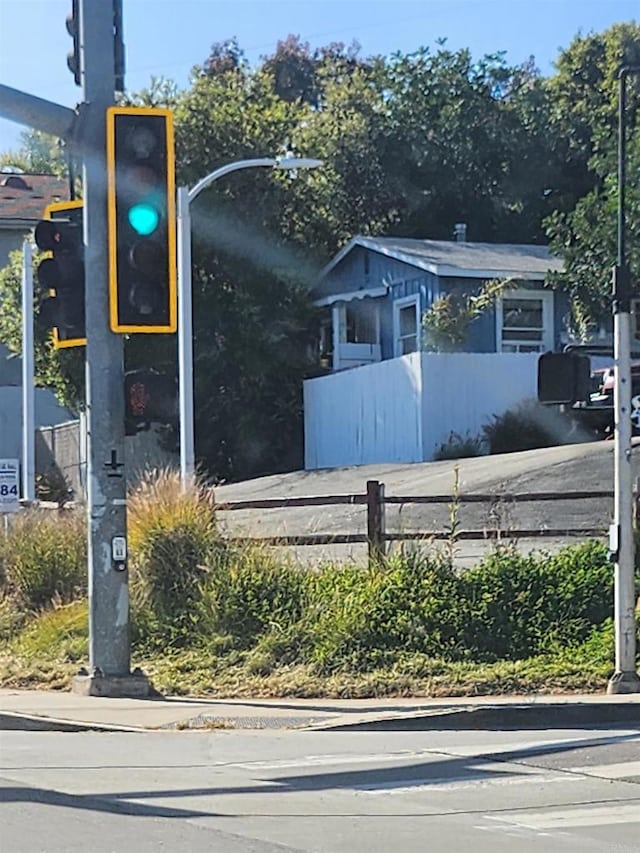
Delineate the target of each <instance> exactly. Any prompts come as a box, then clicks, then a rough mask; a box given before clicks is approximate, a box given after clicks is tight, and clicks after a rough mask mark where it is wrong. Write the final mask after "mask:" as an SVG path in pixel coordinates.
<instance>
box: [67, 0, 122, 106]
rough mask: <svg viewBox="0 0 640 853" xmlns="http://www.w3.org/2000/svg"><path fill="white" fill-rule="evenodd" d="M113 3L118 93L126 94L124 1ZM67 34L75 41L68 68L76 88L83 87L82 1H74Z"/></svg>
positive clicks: (114, 63)
mask: <svg viewBox="0 0 640 853" xmlns="http://www.w3.org/2000/svg"><path fill="white" fill-rule="evenodd" d="M112 3H113V70H114V77H115V86H114V88H115V90H116V92H124V66H125V60H124V42H123V39H122V0H112ZM66 24H67V32H68V33H69V35H70V36H71V38H72V39H73V49H72V50H71V51H70V52H69V53H68V54H67V66H68V68H69V71H71V73H72V74H73V79H74V81H75V84H76V86H81V85H82V72H81V66H80V53H81V50H80V0H72V5H71V14H69V15H67V21H66Z"/></svg>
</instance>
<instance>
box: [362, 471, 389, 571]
mask: <svg viewBox="0 0 640 853" xmlns="http://www.w3.org/2000/svg"><path fill="white" fill-rule="evenodd" d="M367 542H368V546H369V568H373V567H374V566H376V565H378V563H379V562H380V560H381V559H383V558H384V556H385V551H386V547H385V545H386V542H385V529H384V483H380V482H378V480H367Z"/></svg>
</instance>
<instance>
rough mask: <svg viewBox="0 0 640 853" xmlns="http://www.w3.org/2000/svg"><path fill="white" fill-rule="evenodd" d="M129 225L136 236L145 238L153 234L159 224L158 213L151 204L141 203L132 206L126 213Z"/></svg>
mask: <svg viewBox="0 0 640 853" xmlns="http://www.w3.org/2000/svg"><path fill="white" fill-rule="evenodd" d="M128 219H129V225H131V227H132V228H133V230H134V231H135V232H136V234H142V235H143V236H145V237H146V236H147V235H148V234H153V232H154V231H155V230H156V228H157V227H158V223H159V222H160V216H159V214H158V211H157V210H156V209H155V207H153V205H151V204H146V203H145V202H141V203H140V204H134V206H133V207H132V208H130V210H129V213H128Z"/></svg>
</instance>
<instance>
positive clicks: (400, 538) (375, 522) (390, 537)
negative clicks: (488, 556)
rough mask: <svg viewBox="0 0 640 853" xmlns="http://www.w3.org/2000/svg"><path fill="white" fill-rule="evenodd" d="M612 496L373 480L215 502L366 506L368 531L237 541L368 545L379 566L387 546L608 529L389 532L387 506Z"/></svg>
mask: <svg viewBox="0 0 640 853" xmlns="http://www.w3.org/2000/svg"><path fill="white" fill-rule="evenodd" d="M612 498H613V492H612V491H606V490H596V491H573V492H522V493H519V494H510V493H493V494H466V493H461V494H458V495H455V496H454V495H385V485H384V483H381V482H379V481H378V480H368V481H367V488H366V493H364V494H348V495H313V496H308V497H292V498H256V499H255V500H240V501H224V502H221V503H218V504H216V510H218V511H222V512H232V511H236V510H252V509H292V508H294V507H313V506H337V505H345V504H346V505H349V506H366V510H367V532H366V533H314V534H304V535H294V536H288V535H282V536H242V537H235V536H234V537H233V538H234V540H235V541H241V542H246V543H252V544H262V545H285V546H286V545H288V546H292V545H330V544H335V545H350V544H365V543H366V544H367V546H368V553H369V560H370V562H375V561H376V560H378V559H379V558H380V557H382V556H384V555H385V553H386V550H387V543H388V542H406V541H425V540H427V541H429V540H443V539H450V538H455V539H456V540H467V541H468V540H486V539H499V538H502V537H505V538H509V539H536V538H547V539H551V538H564V537H571V536H584V537H587V538H598V537H604V536H606V534H607V531H606V530H605V529H604V528H602V527H547V526H540V527H536V528H509V529H508V530H506V531H503V530H499V529H497V528H483V529H477V530H456V531H455V532H452V531H447V530H424V531H412V532H409V533H403V532H398V533H394V532H387V530H386V527H385V506H386V505H387V504H389V505H391V504H396V505H397V504H401V505H406V504H447V505H451V504H453V503H455V504H456V505H460V504H472V503H485V504H489V505H490V506H499V505H505V504H518V503H536V502H545V501H569V500H598V499H612Z"/></svg>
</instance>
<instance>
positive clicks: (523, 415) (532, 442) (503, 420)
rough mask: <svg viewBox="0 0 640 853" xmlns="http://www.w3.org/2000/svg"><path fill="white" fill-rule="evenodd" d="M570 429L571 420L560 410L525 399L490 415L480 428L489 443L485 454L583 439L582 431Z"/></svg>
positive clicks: (550, 445)
mask: <svg viewBox="0 0 640 853" xmlns="http://www.w3.org/2000/svg"><path fill="white" fill-rule="evenodd" d="M571 429H572V427H571V423H570V422H569V420H568V419H567V418H566V417H565V416H564V415H562V414H561V413H560V412H558V411H556V410H554V409H550V408H549V407H547V406H543V405H542V404H541V403H538V401H537V400H525V401H523V402H522V403H520V404H519V405H518V406H516V407H515V408H513V409H508V410H507V411H506V412H504V413H503V414H502V415H493V419H492V420H491V421H490V422H489V423H487V424H485V425H484V426H483V427H482V432H483V433H484V437H485V439H486V441H487V443H488V445H489V453H511V452H513V451H517V450H534V449H535V448H538V447H552V446H553V445H556V444H568V443H571V442H572V441H581V440H584V439H585V438H586V436H583V435H582V434H580V435H575V434H573V433H571ZM572 436H573V437H572Z"/></svg>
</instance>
